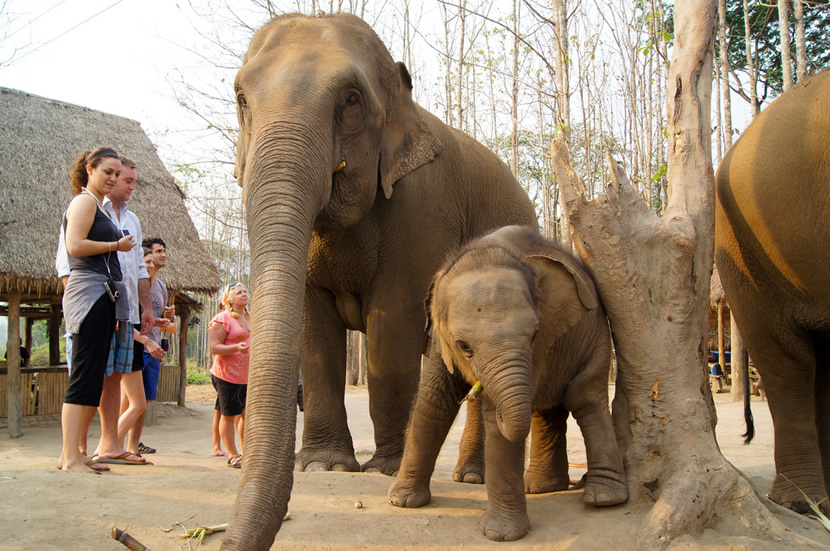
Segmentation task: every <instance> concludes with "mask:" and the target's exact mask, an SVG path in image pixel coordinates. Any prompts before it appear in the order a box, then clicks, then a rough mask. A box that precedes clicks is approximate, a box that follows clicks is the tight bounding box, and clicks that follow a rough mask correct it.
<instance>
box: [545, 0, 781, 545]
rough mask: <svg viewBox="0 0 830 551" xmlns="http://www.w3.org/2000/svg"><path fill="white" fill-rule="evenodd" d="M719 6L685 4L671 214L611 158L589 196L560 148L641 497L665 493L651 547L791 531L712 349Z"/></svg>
mask: <svg viewBox="0 0 830 551" xmlns="http://www.w3.org/2000/svg"><path fill="white" fill-rule="evenodd" d="M716 10H717V5H716V3H715V0H685V1H684V0H680V1H678V2H677V3H676V4H675V30H676V36H677V41H676V43H675V49H674V59H673V62H672V65H671V69H670V72H669V77H668V79H667V90H666V95H667V97H668V99H669V101H668V113H667V119H668V136H669V156H668V163H669V165H668V181H669V186H670V188H671V189H670V193H669V204H668V205H667V207H666V211H665V213H664V215H663V217H662V218H659V217H657V216H656V215H655V214H654V213H653V212H652V211H651V209H650V208H649V206H648V205H646V204H645V202H644V201H643V199H642V197H641V196H640V195H639V194H638V192H637V190H636V189H634V188H633V187H632V186H631V184H630V183H629V181H628V178H627V176H626V174H625V172H624V171H623V170H622V169H621V168H620V167H619V166H618V165H617V164H616V163H615V162H614V161H613V160H612V159H611V158H610V157H609V159H608V160H609V166H610V169H611V170H612V173H613V180H612V184H611V186H610V187H609V189H608V192H607V193H606V194H605V195H603V196H602V197H600V198H598V199H595V200H593V201H588V200H587V199H586V198H585V196H584V192H585V187H584V185H583V184H582V182H581V181H580V180H579V178H578V177H577V176H576V174H575V173H574V172H573V170H572V169H571V168H570V166H569V160H568V153H567V148H566V147H565V146H564V144H562V143H561V142H554V143H553V144H552V148H551V149H552V154H553V157H554V163H555V165H554V166H555V168H556V170H557V171H558V172H560V174H561V180H562V182H563V186H562V189H563V193H565V194H566V203H567V206H568V210H569V212H570V214H571V221H572V225H573V228H574V242H575V245H576V249H577V251H579V253H580V255H581V256H582V257H583V260H585V262H586V263H587V264H588V265H589V267H590V269H591V270H592V273H593V275H594V277H595V279H596V281H597V286H598V289H599V291H600V295H601V296H602V299H603V304H604V305H605V307H606V310H607V312H608V316H609V319H610V321H611V329H612V333H613V335H614V344H615V347H616V352H617V362H618V375H617V392H616V396H615V398H614V403H613V409H614V412H613V414H614V419H615V424H616V427H617V429H618V439H619V441H620V443H621V447H622V449H623V451H624V454H625V457H626V467H627V475H628V478H629V487H630V490H631V499H632V501H634V502H635V503H636V502H639V503H644V502H653V503H655V504H656V505H655V506H654V507H653V509H652V511H651V513H650V514H649V515H648V516H647V518H646V520H645V524H644V526H643V527H642V530H640V532H639V533H640V538H641V542H640V543H641V546H642V547H644V548H662V547H665V546H667V545H668V544H669V542H670V541H671V540H672V538H674V537H676V536H678V535H680V534H685V533H689V532H697V531H699V530H700V529H701V526H704V527H705V526H711V525H713V524H714V523H715V522H716V521H717V520H718V519H720V518H724V517H728V516H736V517H739V518H743V519H745V522H748V523H749V524H751V525H756V524H757V525H761V526H765V527H770V530H771V533H772V532H774V534H773V535H772V537H776V538H778V537H780V538H782V539H789V538H788V537H787V536H786V535H785V529H784V528H783V527H782V526H780V524H778V523H777V521H776V520H774V518H773V517H772V515H771V514H770V513H769V511H768V510H767V509H766V507H764V506H763V505H762V504H761V502H760V501H759V500H758V499H753V498H752V496H753V495H754V490H753V489H752V487H751V486H750V484H749V483H748V481H747V480H746V479H745V478H744V477H743V476H741V475H740V474H739V473H738V472H737V471H736V470H735V469H734V467H732V466H731V465H730V464H729V463H728V462H727V461H726V460H725V459H724V458H723V456H722V455H721V453H720V451H719V449H718V446H717V443H716V441H715V437H714V425H715V413H714V403H713V400H712V395H711V390H710V388H709V384H708V377H707V376H706V367H705V360H706V358H705V356H704V354H703V350H705V347H706V339H707V329H706V327H707V320H708V313H709V304H708V301H709V279H710V274H711V271H712V265H713V240H714V193H713V176H714V175H713V167H712V160H711V140H710V138H709V136H710V121H709V117H710V105H711V90H712V74H713V71H712V45H713V39H714V30H715V17H716ZM588 251H590V254H588ZM667 343H669V344H668V345H667ZM690 496H694V498H693V499H690ZM765 529H766V528H765Z"/></svg>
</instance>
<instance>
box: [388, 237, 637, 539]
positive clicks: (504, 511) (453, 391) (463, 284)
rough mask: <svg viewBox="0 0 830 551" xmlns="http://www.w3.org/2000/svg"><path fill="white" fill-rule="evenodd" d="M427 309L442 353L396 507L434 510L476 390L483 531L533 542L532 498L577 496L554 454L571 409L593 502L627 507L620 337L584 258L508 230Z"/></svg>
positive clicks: (444, 280)
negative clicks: (456, 423) (613, 389)
mask: <svg viewBox="0 0 830 551" xmlns="http://www.w3.org/2000/svg"><path fill="white" fill-rule="evenodd" d="M429 310H430V319H431V323H432V328H433V334H434V337H433V339H434V341H435V343H434V345H433V349H432V351H433V353H432V354H431V355H430V358H429V364H428V366H427V368H426V369H425V371H424V374H423V376H422V380H421V385H420V389H419V392H418V399H417V401H416V404H415V407H414V409H413V412H412V420H411V421H410V426H409V429H408V433H407V440H406V448H405V450H404V457H403V462H402V463H401V469H400V471H399V472H398V475H397V478H396V479H395V482H394V483H393V484H392V486H391V487H390V489H389V498H390V501H391V503H392V504H393V505H397V506H400V507H420V506H423V505H426V504H427V503H429V501H430V499H431V494H430V490H429V482H430V477H431V475H432V472H433V470H434V467H435V461H436V458H437V456H438V453H439V451H440V449H441V445H442V444H443V442H444V440H445V438H446V436H447V433H448V431H449V429H450V427H451V425H452V423H453V420H454V419H455V416H456V415H457V413H458V409H459V404H460V402H461V401H463V399H464V396H465V394H466V393H467V392H468V391H469V390H470V388H471V386H472V385H473V384H474V383H475V382H476V381H481V384H482V387H483V392H482V394H481V395H480V397H479V398H478V399H477V400H481V409H482V413H483V416H484V422H485V430H484V432H485V466H486V469H487V476H486V477H485V483H486V485H487V495H488V504H487V510H486V512H485V514H484V516H483V517H482V520H481V528H482V531H483V533H484V534H485V535H486V536H487V537H488V538H490V539H493V540H514V539H518V538H520V537H522V536H524V535H525V534H526V533H527V531H528V530H529V529H530V521H529V519H528V516H527V508H526V501H525V495H524V494H525V491H527V492H528V493H536V492H546V491H551V490H555V489H567V487H568V486H567V480H568V478H567V468H568V464H567V458H565V462H564V465H562V462H561V456H558V455H557V453H556V452H555V448H556V447H557V446H556V444H557V440H558V439H560V438H564V427H563V425H564V423H563V421H564V418H567V413H565V415H564V418H563V416H562V412H563V410H567V411H570V412H572V413H573V416H574V418H575V419H576V421H577V422H578V424H579V427H580V429H581V430H582V433H583V436H584V438H585V447H586V450H587V459H588V472H587V477H586V482H585V493H584V498H583V499H584V501H585V503H588V504H591V505H595V506H608V505H617V504H619V503H623V502H625V501H626V500H627V499H628V484H627V480H626V476H625V471H624V466H623V459H622V454H621V453H620V450H619V448H618V446H617V440H616V437H615V433H614V429H613V426H612V421H611V414H610V412H609V408H608V374H609V369H610V354H611V335H610V329H609V327H608V321H607V318H606V315H605V311H604V309H603V308H602V305H601V304H600V301H599V297H598V296H597V291H596V288H595V286H594V283H593V281H592V280H591V277H590V275H589V274H588V272H587V271H586V270H585V268H584V267H583V266H582V263H581V262H580V261H579V260H577V259H576V258H575V257H574V256H573V255H571V254H569V253H567V252H566V251H565V250H564V249H562V248H561V247H559V246H558V245H555V244H553V243H552V242H550V241H547V240H545V239H543V238H542V237H541V236H539V235H538V234H537V233H536V232H534V231H531V230H527V229H525V228H520V227H516V226H511V227H506V228H502V229H499V230H497V231H495V232H493V233H491V234H489V235H487V236H485V237H483V238H481V239H478V240H476V241H474V242H473V243H471V244H469V245H468V246H467V247H465V248H463V249H462V250H461V251H460V252H459V253H458V254H457V255H456V256H454V257H452V258H451V259H450V260H449V261H448V262H447V264H446V265H445V266H444V267H443V268H442V269H441V271H439V272H438V274H437V275H436V276H435V278H434V280H433V284H432V287H431V291H430V296H429ZM531 430H532V438H531V451H530V464H529V466H528V470H527V472H526V473H524V477H523V471H524V465H525V462H524V455H525V439H526V437H527V436H528V433H529V432H531ZM563 469H564V482H565V483H564V487H562V485H561V482H562V480H563V472H562V470H563Z"/></svg>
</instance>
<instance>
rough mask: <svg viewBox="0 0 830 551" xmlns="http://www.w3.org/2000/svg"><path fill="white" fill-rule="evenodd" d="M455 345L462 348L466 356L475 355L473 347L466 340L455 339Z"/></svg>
mask: <svg viewBox="0 0 830 551" xmlns="http://www.w3.org/2000/svg"><path fill="white" fill-rule="evenodd" d="M455 346H457V347H458V349H459V350H461V353H462V354H464V355H465V356H467V357H468V358H472V357H473V349H472V348H470V345H469V344H467V343H466V342H464V341H455Z"/></svg>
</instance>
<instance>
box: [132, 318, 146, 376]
mask: <svg viewBox="0 0 830 551" xmlns="http://www.w3.org/2000/svg"><path fill="white" fill-rule="evenodd" d="M135 330H136V331H141V324H140V323H137V324H136V325H135ZM142 369H144V345H143V344H141V343H140V342H138V341H137V340H135V337H133V373H135V372H136V371H141V370H142Z"/></svg>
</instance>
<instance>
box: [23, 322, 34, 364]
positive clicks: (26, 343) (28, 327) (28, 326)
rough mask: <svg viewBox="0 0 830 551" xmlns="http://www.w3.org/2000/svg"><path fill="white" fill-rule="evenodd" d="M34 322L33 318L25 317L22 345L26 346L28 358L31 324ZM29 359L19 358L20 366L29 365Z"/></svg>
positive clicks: (30, 347)
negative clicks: (24, 332)
mask: <svg viewBox="0 0 830 551" xmlns="http://www.w3.org/2000/svg"><path fill="white" fill-rule="evenodd" d="M34 324H35V320H34V318H26V335H25V336H24V337H23V346H24V347H26V352H28V353H29V358H31V357H32V326H33V325H34ZM29 361H30V360H29V359H25V360H24V359H22V358H21V359H20V367H29Z"/></svg>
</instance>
